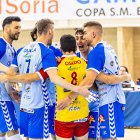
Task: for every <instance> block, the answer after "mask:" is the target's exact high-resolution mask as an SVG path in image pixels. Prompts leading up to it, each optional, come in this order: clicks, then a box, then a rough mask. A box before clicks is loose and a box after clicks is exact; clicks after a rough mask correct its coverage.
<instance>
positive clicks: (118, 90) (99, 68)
mask: <svg viewBox="0 0 140 140" xmlns="http://www.w3.org/2000/svg"><path fill="white" fill-rule="evenodd" d="M87 70H94V71H96V72H97V73H100V72H103V73H105V74H108V75H111V74H115V75H117V74H118V70H119V66H118V60H117V57H116V54H115V51H114V49H113V48H112V47H111V46H110V45H108V44H107V43H105V42H99V43H98V44H97V45H96V47H95V48H94V49H93V50H91V51H90V53H89V54H88V66H87ZM96 84H97V87H98V91H99V98H100V106H103V105H105V104H109V103H112V102H115V101H118V102H119V103H122V104H125V96H124V93H123V90H122V87H121V84H115V85H111V84H105V83H103V82H101V81H96Z"/></svg>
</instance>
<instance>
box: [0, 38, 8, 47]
mask: <svg viewBox="0 0 140 140" xmlns="http://www.w3.org/2000/svg"><path fill="white" fill-rule="evenodd" d="M6 45H7V42H6V41H5V40H4V39H3V38H0V48H2V49H4V48H6Z"/></svg>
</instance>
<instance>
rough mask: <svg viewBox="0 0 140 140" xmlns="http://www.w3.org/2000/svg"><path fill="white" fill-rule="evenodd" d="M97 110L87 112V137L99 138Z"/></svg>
mask: <svg viewBox="0 0 140 140" xmlns="http://www.w3.org/2000/svg"><path fill="white" fill-rule="evenodd" d="M99 125H100V124H99V112H90V113H89V134H88V138H92V139H96V140H97V139H99V138H100V126H99Z"/></svg>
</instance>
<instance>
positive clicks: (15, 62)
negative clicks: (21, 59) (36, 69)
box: [12, 48, 23, 67]
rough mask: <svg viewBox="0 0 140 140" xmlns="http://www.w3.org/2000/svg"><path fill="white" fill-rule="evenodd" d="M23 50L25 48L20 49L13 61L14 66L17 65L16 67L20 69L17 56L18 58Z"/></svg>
mask: <svg viewBox="0 0 140 140" xmlns="http://www.w3.org/2000/svg"><path fill="white" fill-rule="evenodd" d="M22 49H23V48H20V49H18V51H17V54H16V56H15V58H14V59H13V61H12V65H16V66H17V67H18V62H17V56H18V54H19V53H20V51H21V50H22Z"/></svg>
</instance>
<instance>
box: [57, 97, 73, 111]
mask: <svg viewBox="0 0 140 140" xmlns="http://www.w3.org/2000/svg"><path fill="white" fill-rule="evenodd" d="M70 103H71V99H70V98H69V97H68V96H67V97H66V98H64V99H63V100H61V101H60V102H59V103H58V105H57V106H56V109H57V110H63V109H65V108H66V107H67V106H69V105H70Z"/></svg>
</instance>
